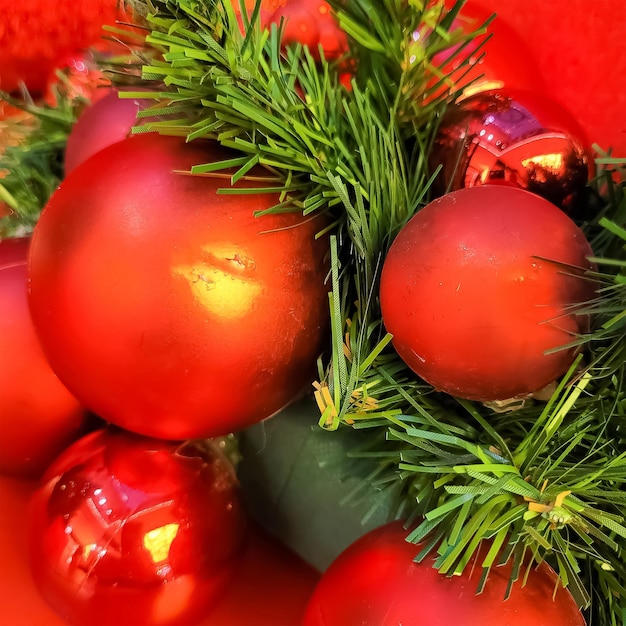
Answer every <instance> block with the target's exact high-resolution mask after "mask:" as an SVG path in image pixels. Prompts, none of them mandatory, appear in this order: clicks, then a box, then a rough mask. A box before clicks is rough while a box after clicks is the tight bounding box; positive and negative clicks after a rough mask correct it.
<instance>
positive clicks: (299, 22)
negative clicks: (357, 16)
mask: <svg viewBox="0 0 626 626" xmlns="http://www.w3.org/2000/svg"><path fill="white" fill-rule="evenodd" d="M281 20H284V22H285V26H284V30H283V43H284V45H286V46H288V45H292V44H296V43H300V44H302V45H304V46H308V48H309V50H310V52H311V54H312V55H313V57H314V58H319V54H320V52H319V49H320V48H321V49H322V50H323V51H324V56H325V57H326V59H336V58H338V57H340V56H341V55H342V54H343V53H345V52H346V50H347V47H348V40H347V37H346V34H345V33H344V32H343V30H342V29H341V28H340V27H339V24H338V23H337V20H336V19H335V17H334V16H333V14H332V11H331V8H330V5H329V4H328V2H325V0H287V2H286V3H285V4H284V6H281V7H279V8H278V9H277V10H276V11H275V12H274V14H273V15H272V16H271V17H270V18H269V20H268V23H269V24H271V23H275V24H279V23H280V21H281Z"/></svg>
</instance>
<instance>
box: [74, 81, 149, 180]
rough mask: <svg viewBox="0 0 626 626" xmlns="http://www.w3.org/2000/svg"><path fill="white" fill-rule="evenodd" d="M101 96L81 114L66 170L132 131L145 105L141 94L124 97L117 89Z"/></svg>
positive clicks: (75, 128)
mask: <svg viewBox="0 0 626 626" xmlns="http://www.w3.org/2000/svg"><path fill="white" fill-rule="evenodd" d="M108 91H109V93H107V94H106V95H104V96H103V97H101V98H99V99H98V100H97V102H95V103H94V104H92V105H91V106H89V107H87V108H86V109H85V110H84V111H83V112H82V113H81V115H80V117H79V118H78V120H77V121H76V123H75V124H74V126H73V127H72V130H71V132H70V134H69V136H68V138H67V145H66V148H65V162H64V164H65V174H66V175H67V174H69V173H70V172H71V171H72V170H73V169H74V168H76V167H77V166H78V165H80V164H81V163H82V162H83V161H86V160H87V159H88V158H89V157H90V156H91V155H93V154H95V153H96V152H99V151H100V150H102V149H104V148H106V147H107V146H110V145H112V144H114V143H117V142H118V141H122V140H123V139H126V138H127V137H128V136H129V135H130V131H131V130H132V128H133V126H134V125H135V124H137V113H138V111H139V109H140V108H142V107H143V103H142V101H141V100H139V99H137V98H120V97H119V92H118V91H117V90H116V89H110V90H108Z"/></svg>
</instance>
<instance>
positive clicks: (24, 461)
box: [0, 238, 87, 477]
mask: <svg viewBox="0 0 626 626" xmlns="http://www.w3.org/2000/svg"><path fill="white" fill-rule="evenodd" d="M29 242H30V240H29V239H26V238H20V239H5V240H3V241H0V472H1V473H3V474H11V475H15V476H23V477H39V476H40V475H41V474H42V473H43V471H44V470H45V469H46V468H47V467H48V465H49V464H50V463H51V462H52V460H53V459H54V458H55V457H56V456H57V455H58V454H59V453H60V452H61V451H62V450H63V449H64V448H65V447H66V446H67V445H69V444H70V443H71V442H72V441H73V440H74V439H76V438H78V437H79V436H80V435H82V434H84V433H85V432H86V425H87V418H86V414H85V411H84V409H83V408H82V407H81V406H80V404H79V403H78V400H76V398H75V397H74V396H73V395H72V394H71V393H70V392H69V391H68V390H67V389H66V388H65V386H64V385H63V384H62V383H61V381H60V380H59V379H58V377H57V375H56V374H55V373H54V372H53V371H52V369H51V367H50V365H49V363H48V361H47V359H46V357H45V355H44V353H43V350H42V348H41V345H40V343H39V340H38V339H37V335H36V334H35V329H34V328H33V323H32V321H31V318H30V312H29V310H28V296H27V271H26V270H27V267H26V263H27V256H28V246H29Z"/></svg>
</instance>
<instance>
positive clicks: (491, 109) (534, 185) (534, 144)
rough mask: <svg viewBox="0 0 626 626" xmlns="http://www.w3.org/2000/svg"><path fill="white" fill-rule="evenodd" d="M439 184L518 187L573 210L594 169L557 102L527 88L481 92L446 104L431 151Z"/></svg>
mask: <svg viewBox="0 0 626 626" xmlns="http://www.w3.org/2000/svg"><path fill="white" fill-rule="evenodd" d="M430 163H431V169H432V170H433V171H434V170H435V168H436V167H438V166H441V172H440V174H439V179H438V181H437V185H438V189H439V191H440V192H441V193H443V192H444V191H453V190H456V189H463V188H466V187H475V186H477V185H485V184H503V185H513V186H518V187H520V188H521V189H527V190H528V191H531V192H532V193H536V194H537V195H539V196H542V197H543V198H545V199H546V200H549V201H550V202H553V203H554V204H556V205H557V206H558V207H560V208H562V209H563V210H564V211H566V212H567V213H569V214H570V215H573V216H580V215H581V214H582V213H584V211H585V208H586V207H587V205H588V202H587V198H588V196H587V190H586V186H587V183H588V182H589V180H590V179H591V178H592V177H593V175H594V163H593V157H592V154H591V150H590V148H589V147H588V145H587V141H586V138H585V133H584V131H583V130H582V129H581V128H580V126H579V125H578V123H577V122H576V121H575V120H574V119H572V118H571V116H570V115H569V114H568V113H567V112H566V111H565V110H563V109H562V108H561V107H560V106H558V105H557V104H555V103H553V102H551V101H550V100H548V99H546V98H545V97H542V96H538V95H536V94H535V93H533V92H529V91H516V90H512V89H499V90H491V91H485V92H481V93H478V94H475V95H472V96H469V97H467V98H464V99H463V100H461V101H460V102H458V103H456V104H455V105H452V106H451V107H449V109H448V110H447V111H446V114H445V115H444V117H443V119H442V120H441V124H440V126H439V131H438V134H437V137H436V139H435V143H434V146H433V149H432V151H431V153H430Z"/></svg>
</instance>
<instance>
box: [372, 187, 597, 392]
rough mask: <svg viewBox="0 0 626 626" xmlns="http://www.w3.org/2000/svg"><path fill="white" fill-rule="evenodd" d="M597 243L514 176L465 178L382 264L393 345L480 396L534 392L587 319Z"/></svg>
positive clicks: (410, 361) (406, 232)
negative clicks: (500, 182) (507, 180)
mask: <svg viewBox="0 0 626 626" xmlns="http://www.w3.org/2000/svg"><path fill="white" fill-rule="evenodd" d="M591 255H592V251H591V248H590V246H589V243H588V242H587V240H586V239H585V236H584V234H583V233H582V231H581V230H580V229H579V228H578V227H577V226H576V225H575V224H574V222H573V221H572V220H571V219H570V218H569V217H567V215H565V213H563V212H562V211H561V210H560V209H558V208H557V207H555V206H554V205H553V204H551V203H549V202H548V201H547V200H543V199H542V198H540V197H539V196H536V195H534V194H531V193H529V192H527V191H523V190H521V189H517V188H514V187H503V186H497V185H485V186H482V187H471V188H469V189H461V190H459V191H455V192H452V193H449V194H447V195H446V196H443V197H442V198H439V199H437V200H435V201H433V202H431V203H430V204H429V205H428V206H426V207H424V208H423V209H421V210H420V211H419V212H418V213H417V214H416V215H415V216H414V217H413V218H412V219H411V220H409V222H408V223H407V225H406V226H405V227H404V228H403V229H402V230H401V231H400V233H399V235H398V236H397V238H396V239H395V241H394V242H393V244H392V245H391V248H390V250H389V253H388V255H387V258H386V260H385V262H384V265H383V270H382V276H381V286H380V303H381V308H382V316H383V320H384V323H385V326H386V328H387V330H388V331H389V332H390V333H391V334H392V335H393V345H394V347H395V348H396V350H397V351H398V353H399V355H400V356H401V357H402V359H403V360H404V361H405V362H406V363H407V365H408V366H409V367H410V368H411V369H413V371H415V372H416V373H417V374H418V375H419V376H421V377H422V378H423V379H424V380H426V381H427V382H429V383H430V384H432V385H433V386H434V387H435V388H436V389H439V390H441V391H445V392H447V393H449V394H452V395H455V396H458V397H461V398H467V399H471V400H481V401H495V400H507V399H510V398H513V397H517V396H523V395H526V394H530V393H534V392H537V391H539V390H541V389H543V388H544V387H546V386H547V385H548V384H550V383H552V382H553V381H554V380H555V379H556V378H558V377H559V376H560V375H561V374H563V373H564V372H565V371H566V370H567V368H568V367H569V366H570V364H571V363H572V361H573V360H574V357H575V355H576V349H574V348H569V349H562V350H557V351H556V352H553V353H551V354H546V351H548V350H552V349H558V348H560V347H562V346H564V345H565V344H568V343H570V342H572V341H573V340H574V339H576V336H577V335H578V334H579V333H584V332H586V331H587V329H588V323H589V320H588V318H587V316H583V315H576V312H575V311H574V310H572V309H571V308H570V307H572V305H576V304H579V303H585V302H588V301H589V300H590V299H591V298H592V297H593V296H594V288H595V287H594V283H593V282H592V281H591V280H589V279H588V278H585V277H584V276H583V274H584V272H585V270H588V269H591V268H592V264H591V263H590V262H589V261H588V260H587V258H588V257H590V256H591Z"/></svg>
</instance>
